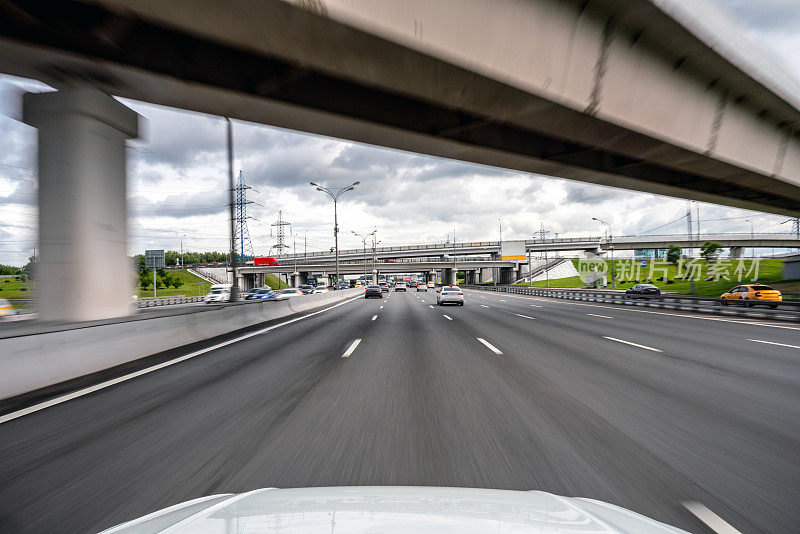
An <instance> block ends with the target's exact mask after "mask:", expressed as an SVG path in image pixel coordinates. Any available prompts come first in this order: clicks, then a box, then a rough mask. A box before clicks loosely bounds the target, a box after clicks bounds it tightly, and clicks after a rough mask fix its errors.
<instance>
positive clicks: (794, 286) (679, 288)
mask: <svg viewBox="0 0 800 534" xmlns="http://www.w3.org/2000/svg"><path fill="white" fill-rule="evenodd" d="M723 260H727V258H724V259H723ZM572 261H573V263H574V264H575V268H576V269H577V268H578V260H577V259H573V260H572ZM632 262H633V264H635V265H639V275H638V277H636V276H632V274H633V272H635V271H633V272H632V269H631V267H630V266H631V263H632ZM642 262H643V260H635V261H634V260H616V262H615V263H616V273H617V276H616V279H617V289H628V288H630V287H632V286H633V285H635V284H636V283H643V282H644V281H645V280H646V279H648V277H649V276H650V275H651V267H652V269H653V275H652V276H653V278H659V277H661V276H662V274H663V271H662V270H663V269H664V268H666V277H665V280H663V281H661V280H652V281H650V282H648V283H651V284H653V285H655V286H658V287H660V288H661V289H662V290H665V291H674V292H677V293H689V291H690V289H691V288H690V285H691V283H690V281H689V280H683V279H680V278H679V279H675V277H676V276H677V275H678V274H679V273H678V267H677V266H675V265H668V264H664V263H660V262H659V263H656V264H653V263H652V262H651V261H648V262H647V266H646V267H645V266H642ZM743 263H744V269H743V273H742V279H741V281H739V279H738V275H737V273H736V268H737V266H738V264H739V262H738V260H730V261H729V262H728V264H727V265H728V266H729V268H728V278H729V279H728V280H724V279H720V280H718V281H708V282H706V281H705V280H704V279H705V278H706V277H707V276H709V265H708V263H707V262H706V261H705V260H697V261H696V262H695V265H699V267H700V269H701V273H702V275H701V276H700V279H699V280H697V281H696V282H695V285H696V286H697V292H696V293H695V294H697V295H701V296H711V297H718V296H720V295H721V294H722V293H724V292H725V291H727V290H729V289H731V288H732V287H734V286H736V285H739V284H749V283H752V278H753V273H752V272H751V273H750V274H747V273H748V272H749V271H750V269H751V267H752V265H751V260H744V262H743ZM606 264H607V266H608V270H607V272H608V273H609V275H608V280H609V285H608V287H606V289H609V288H610V287H611V284H610V281H611V275H610V273H611V261H610V260H606ZM719 265H720V266H722V265H724V264H723V263H720V264H719ZM685 270H686V269H685V267H684V269H683V272H684V273H685ZM745 275H747V276H745ZM634 280H638V282H636V281H634ZM757 281H758V282H760V283H762V284H767V285H769V286H772V287H774V288H775V289H779V290H781V291H782V292H783V293H788V294H797V293H800V282H798V281H796V280H793V281H786V280H783V262H782V261H781V260H778V259H771V258H764V259H761V260H760V262H759V266H758V280H757ZM623 282H624V283H623ZM668 282H671V283H668ZM546 284H547V282H546V281H545V280H541V281H537V282H533V284H532V285H533V286H534V287H545V285H546ZM520 285H528V284H520ZM582 286H583V281H582V280H581V279H580V277H579V276H571V277H569V278H557V279H551V280H550V287H563V288H579V287H582Z"/></svg>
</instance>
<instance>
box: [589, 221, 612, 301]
mask: <svg viewBox="0 0 800 534" xmlns="http://www.w3.org/2000/svg"><path fill="white" fill-rule="evenodd" d="M592 220H593V221H597V222H599V223H600V224H605V225H606V244H607V245H608V248H609V250H611V288H612V289H617V276H616V274H617V272H616V269H615V268H614V243H613V242H612V239H613V235H612V233H611V225H610V224H608V223H607V222H606V221H604V220H603V219H598V218H597V217H592Z"/></svg>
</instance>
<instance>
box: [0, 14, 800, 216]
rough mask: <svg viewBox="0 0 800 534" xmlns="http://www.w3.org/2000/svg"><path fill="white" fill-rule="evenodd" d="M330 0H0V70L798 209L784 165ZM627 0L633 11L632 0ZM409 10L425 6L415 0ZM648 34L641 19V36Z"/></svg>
mask: <svg viewBox="0 0 800 534" xmlns="http://www.w3.org/2000/svg"><path fill="white" fill-rule="evenodd" d="M339 3H341V2H339ZM311 4H313V3H309V5H311ZM336 4H337V2H328V3H327V4H325V5H327V6H329V9H331V12H330V13H329V12H326V11H325V8H324V5H323V4H322V3H319V6H322V7H319V9H317V12H316V13H315V12H312V11H313V9H312V10H311V11H309V10H306V9H301V8H299V7H297V6H295V5H292V4H289V3H286V2H282V1H276V0H273V1H266V0H265V1H263V2H260V3H256V4H254V3H249V2H244V3H240V2H230V3H229V4H228V5H227V6H226V8H225V9H224V10H222V9H220V8H219V7H218V4H217V3H216V2H212V1H210V0H198V1H196V2H194V3H193V4H192V11H191V12H187V11H186V8H185V4H184V5H183V7H182V6H181V5H179V4H178V3H164V2H138V3H136V4H133V5H130V4H129V3H127V2H121V1H116V0H98V1H95V2H58V3H50V2H46V3H42V2H34V1H27V0H5V1H3V2H0V71H2V72H6V73H10V74H14V75H19V76H25V77H31V78H35V79H39V80H42V81H44V82H46V83H50V84H52V85H53V86H55V87H58V88H66V87H70V86H72V85H74V84H76V82H79V83H83V84H90V85H93V86H96V87H98V88H100V89H101V90H103V91H105V92H108V93H110V94H114V95H118V96H122V97H129V98H134V99H138V100H143V101H147V102H153V103H157V104H163V105H167V106H173V107H178V108H184V109H191V110H195V111H200V112H205V113H211V114H216V115H221V116H230V117H233V118H239V119H243V120H248V121H254V122H261V123H264V124H270V125H275V126H281V127H287V128H292V129H297V130H302V131H308V132H313V133H319V134H325V135H330V136H334V137H339V138H345V139H352V140H356V141H361V142H367V143H372V144H376V145H383V146H389V147H394V148H399V149H405V150H410V151H414V152H420V153H425V154H430V155H434V156H442V157H447V158H454V159H459V160H464V161H469V162H475V163H481V164H487V165H492V166H497V167H504V168H508V169H516V170H521V171H527V172H534V173H541V174H546V175H552V176H560V177H564V178H571V179H575V180H581V181H585V182H592V183H598V184H604V185H612V186H616V187H624V188H628V189H635V190H640V191H648V192H652V193H660V194H667V195H673V196H678V197H685V198H693V199H698V200H705V201H710V202H716V203H721V204H728V205H732V206H738V207H743V208H751V209H757V210H761V211H768V212H775V213H783V214H787V215H798V214H800V186H799V185H798V183H797V177H796V176H795V177H794V178H791V179H786V178H783V177H781V176H780V175H779V174H780V173H779V174H778V175H776V174H775V173H774V172H772V171H773V170H774V169H773V167H774V166H775V165H773V162H772V161H770V162H769V164H768V165H769V167H770V170H769V171H764V170H759V169H758V167H757V166H752V165H741V164H737V163H736V162H732V161H730V160H727V159H726V158H720V157H715V155H714V154H713V150H711V151H708V150H706V151H705V153H704V151H700V152H698V150H694V149H689V148H686V146H681V145H680V144H678V143H670V142H665V141H664V140H663V139H660V138H658V137H657V136H656V135H648V134H645V133H642V131H643V130H642V129H641V128H640V129H634V128H628V127H625V126H622V125H620V123H619V122H616V123H615V122H614V121H612V120H608V118H607V117H604V116H603V113H602V111H603V108H604V106H605V101H602V100H599V98H600V94H599V93H598V91H593V92H592V97H591V98H594V99H595V101H594V104H595V109H592V108H591V106H589V107H587V108H586V109H576V108H575V106H570V105H566V104H567V103H568V101H569V99H568V98H566V97H565V98H561V99H558V98H552V97H549V96H547V94H545V93H546V92H545V91H536V90H534V89H531V88H524V89H523V88H520V84H515V83H511V82H506V81H505V80H503V81H499V80H498V78H499V77H497V76H495V77H490V76H487V75H485V73H482V72H481V69H474V70H470V69H468V68H464V67H463V66H458V65H457V62H455V61H454V62H448V61H445V60H444V59H442V56H446V55H447V53H445V52H448V51H445V52H442V53H440V54H439V55H438V57H437V55H435V54H433V53H431V54H425V53H422V52H420V51H417V50H415V49H414V48H413V47H412V46H404V45H403V44H398V41H402V39H401V38H397V39H395V40H394V41H393V40H390V39H388V38H387V36H391V35H390V34H391V32H390V31H388V30H387V31H386V35H375V34H374V33H370V32H367V31H363V30H362V29H357V28H356V27H354V26H352V25H346V24H343V23H342V22H341V21H339V20H336V18H335V17H334V15H335V14H336V9H332V8H331V7H330V6H332V7H333V8H335V7H336ZM345 4H346V2H345ZM546 4H549V3H547V2H542V6H546ZM564 4H565V6H566V7H564V8H563V12H564V15H561V14H559V15H558V16H559V17H567V18H570V19H569V20H566V19H565V20H563V21H560V20H556V21H557V22H564V23H565V24H566V23H568V22H569V23H570V24H571V22H570V20H571V18H575V20H576V21H577V22H575V24H582V25H584V26H585V28H582V30H583V31H585V32H586V34H587V36H589V35H591V36H594V34H595V33H597V32H594V33H593V31H594V30H595V29H596V28H595V26H597V27H599V28H600V29H601V30H602V28H603V26H604V24H605V22H604V21H605V19H606V18H607V17H608V16H610V15H611V14H612V13H611V12H609V11H608V10H607V9H606V8H603V9H600V8H599V7H598V8H597V10H595V3H592V4H590V5H589V8H587V9H586V10H585V12H584V11H583V10H578V9H572V8H573V7H575V6H578V3H577V2H575V6H572V2H566V3H564ZM596 4H597V5H602V4H604V2H598V3H596ZM605 4H609V5H612V4H613V2H605ZM638 4H641V5H639V9H638V14H639V15H640V16H642V10H643V9H645V7H646V6H647V5H648V3H645V2H640V3H637V5H638ZM420 5H423V6H424V5H425V4H424V3H423V4H420ZM510 5H511V4H510V3H508V4H502V5H500V4H498V5H495V11H496V12H497V16H502V15H503V10H504V9H505V10H506V11H507V13H506V14H507V15H509V16H512V15H514V13H513V12H512V11H509V9H510V7H509V6H510ZM642 6H645V7H642ZM539 7H540V8H541V9H544V7H541V6H539ZM584 7H585V6H584ZM606 7H608V6H606ZM612 7H613V5H612ZM567 8H570V9H567ZM415 9H419V10H420V12H421V14H420V16H423V15H425V13H424V12H423V9H422V8H421V7H420V6H417V7H416V8H415ZM609 9H610V8H609ZM254 10H256V11H258V12H257V13H253V11H254ZM340 11H341V10H340ZM632 11H633V12H637V10H632ZM645 11H646V9H645ZM559 13H561V12H559ZM340 14H341V13H340ZM245 15H248V16H245ZM428 15H429V18H430V25H429V27H428V31H430V32H436V31H437V27H436V26H435V24H436V23H438V22H441V21H439V20H438V19H436V18H435V16H432V15H430V13H428ZM434 15H435V14H434ZM645 15H646V13H645ZM651 15H652V17H656V19H653V18H652V17H651V18H650V20H655V21H656V22H660V23H663V24H669V23H670V19H668V18H665V17H664V16H663V14H661V15H659V14H658V13H655V14H651ZM576 17H577V18H576ZM659 17H660V18H659ZM339 18H342V17H339ZM642 18H644V17H643V16H642ZM617 20H619V21H620V22H621V24H620V27H619V29H618V30H615V31H617V32H618V33H619V35H618V36H617V37H616V39H617V40H616V41H614V42H615V43H617V42H622V41H623V39H622V36H623V34H624V32H625V31H627V30H626V29H624V26H625V25H624V24H622V23H624V22H625V17H621V18H620V17H618V18H617ZM372 22H373V23H374V21H372ZM633 22H635V21H632V22H631V24H629V26H630V25H632V27H633V26H635V24H633ZM653 24H654V25H655V22H653ZM672 24H674V23H672ZM441 31H442V32H443V33H445V32H447V31H448V28H447V27H445V26H442V27H441ZM655 31H656V30H654V29H651V28H648V30H647V32H646V34H645V37H642V39H641V41H642V43H645V42H646V41H647V36H649V35H650V34H651V33H652V32H655ZM600 33H601V34H602V33H603V32H602V31H601V32H600ZM604 35H605V34H604ZM626 36H627V35H626ZM497 38H498V39H499V37H497ZM520 38H521V39H522V36H520ZM605 38H607V39H608V38H609V36H608V35H606V37H605ZM637 39H638V38H637ZM586 40H589V41H591V39H589V38H588V37H587V39H586ZM576 42H577V43H578V44H580V42H579V41H576ZM633 42H634V43H635V42H636V40H634V41H633ZM499 44H500V43H498V42H495V43H494V46H495V47H496V46H498V45H499ZM601 44H602V43H601ZM576 46H577V45H576ZM631 46H633V44H631ZM636 46H640V45H639V44H637V45H636ZM641 46H644V45H641ZM586 47H587V50H591V54H590V55H592V58H588V59H587V58H586V57H583V58H577V57H576V58H575V62H576V64H577V63H578V59H581V61H583V63H584V65H583V66H584V67H585V70H586V72H587V73H588V74H587V75H589V76H590V78H591V73H592V72H594V71H595V70H597V69H596V67H597V65H596V64H595V63H596V62H595V59H594V56H597V54H598V44H597V43H596V42H590V43H589V44H587V45H586ZM556 48H557V47H553V49H554V50H555V49H556ZM600 48H602V47H600ZM537 53H538V54H549V53H554V52H553V51H551V50H544V49H543V50H540V51H537ZM576 53H578V52H577V51H576ZM604 53H606V54H607V55H608V54H612V55H611V56H608V57H609V58H610V59H608V61H609V68H612V67H613V58H614V56H613V53H615V52H614V49H613V48H612V49H610V50H606V51H605V52H604ZM694 53H695V54H698V53H699V52H698V51H694ZM476 61H477V60H476ZM682 64H683V62H682V63H681V65H682ZM576 68H577V67H576ZM677 69H678V67H676V70H677ZM710 70H714V69H713V68H712V69H710ZM681 75H682V74H681ZM715 79H716V78H715ZM600 81H602V80H600V79H597V80H595V86H597V85H598V84H599V82H600ZM589 82H590V84H589V85H591V80H589ZM605 83H606V85H609V84H612V83H613V81H611V80H606V81H605ZM716 84H717V82H714V83H711V84H710V85H709V87H710V88H709V89H708V91H712V89H713V88H714V87H715V86H716ZM739 89H747V87H744V88H739ZM756 96H758V95H756ZM587 97H588V96H587ZM708 98H711V99H712V100H713V101H714V102H716V101H717V100H718V98H717V96H714V95H711V96H709V97H708ZM743 100H744V101H746V102H751V101H755V100H757V98H756V97H755V96H754V97H751V98H750V100H747V98H744V99H743ZM774 100H775V101H776V103H774V105H772V106H771V107H770V108H769V110H768V111H766V112H764V110H756V111H758V112H759V113H761V112H764V113H765V114H766V115H765V116H766V117H767V118H769V119H770V120H772V121H773V122H774V121H775V117H774V116H775V114H776V113H777V116H779V117H781V116H788V115H791V113H792V111H796V110H792V109H789V110H788V111H787V110H786V109H785V108H787V106H786V105H785V103H784V104H783V106H781V102H780V101H779V99H774ZM664 105H665V106H666V105H668V104H666V103H665V104H664ZM743 105H744V104H743ZM706 107H707V106H706ZM712 108H713V106H712ZM712 111H713V110H712ZM711 115H713V113H711ZM753 116H754V117H755V113H754V114H753ZM759 116H762V115H759ZM715 120H716V121H718V122H719V120H721V119H719V117H717V119H715ZM765 120H766V119H765ZM778 122H779V124H778V126H775V125H773V126H772V129H773V130H775V129H776V128H777V134H776V135H777V137H776V139H777V140H778V141H776V143H777V144H775V146H774V152H777V153H778V155H777V156H775V157H778V158H779V159H780V161H779V163H780V165H779V166H778V167H779V169H778V170H779V171H780V169H783V171H782V172H783V173H784V174H786V173H790V174H791V173H792V172H794V171H793V169H794V167H793V165H794V163H793V162H794V159H796V156H795V154H794V153H795V152H796V151H797V146H796V145H798V143H797V142H796V141H797V139H796V137H794V136H793V134H792V130H791V129H789V130H787V128H788V127H789V126H787V124H789V123H791V121H789V123H787V124H784V123H785V122H786V121H785V120H784V121H783V122H780V121H778ZM715 124H716V127H717V128H718V129H719V128H722V130H721V131H717V132H712V133H711V134H710V135H712V137H714V136H717V137H720V144H722V141H723V140H724V137H725V130H724V128H725V125H726V124H727V123H725V122H722V123H721V126H720V124H717V123H716V122H715V123H714V124H711V123H709V124H708V125H705V124H703V125H699V128H700V129H701V130H705V129H706V126H708V128H709V129H713V128H712V127H713V126H714V125H715ZM781 125H782V126H781ZM779 126H780V127H779ZM784 131H785V132H788V133H786V134H785V135H784ZM787 136H788V137H787ZM772 141H773V139H771V138H770V139H769V141H768V142H767V144H770V143H772ZM716 143H717V141H716V137H715V138H714V145H716ZM711 148H712V149H713V148H714V147H713V146H712V147H711ZM770 150H772V148H768V150H767V152H769V151H770ZM793 158H794V159H793ZM768 159H769V158H768ZM798 161H800V160H798ZM798 165H800V163H799V164H798Z"/></svg>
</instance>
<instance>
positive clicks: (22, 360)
mask: <svg viewBox="0 0 800 534" xmlns="http://www.w3.org/2000/svg"><path fill="white" fill-rule="evenodd" d="M360 294H361V290H360V289H348V290H344V291H336V292H331V293H321V294H316V295H304V296H302V297H294V298H292V299H287V300H278V301H262V302H237V303H232V304H224V305H209V306H208V307H202V306H197V307H191V308H181V309H172V310H170V309H169V308H168V307H167V308H165V309H164V310H163V311H153V312H149V313H146V314H144V313H142V314H138V315H133V316H130V317H119V318H115V319H109V320H103V321H90V322H85V323H72V324H44V323H41V324H34V323H31V324H24V325H20V326H10V327H9V328H4V329H3V330H2V331H0V369H2V372H0V401H1V400H3V399H8V398H10V397H15V396H18V395H22V394H25V393H29V392H31V391H35V390H38V389H41V388H45V387H48V386H52V385H54V384H59V383H61V382H65V381H67V380H72V379H75V378H79V377H82V376H85V375H89V374H92V373H97V372H100V371H103V370H106V369H110V368H112V367H115V366H118V365H122V364H126V363H129V362H132V361H135V360H137V359H140V358H144V357H147V356H150V355H153V354H158V353H159V352H163V351H166V350H171V349H176V348H178V347H182V346H184V345H189V344H192V343H196V342H198V341H203V340H206V339H211V338H214V337H217V336H220V335H223V334H227V333H230V332H234V331H236V330H239V329H242V328H247V327H250V326H254V325H257V324H260V323H264V322H266V321H270V320H274V319H279V318H282V317H287V316H290V315H294V314H297V313H300V312H305V311H310V310H313V309H316V308H322V307H324V306H328V305H332V304H335V303H338V302H342V301H344V300H346V299H348V298H353V297H356V296H358V295H360Z"/></svg>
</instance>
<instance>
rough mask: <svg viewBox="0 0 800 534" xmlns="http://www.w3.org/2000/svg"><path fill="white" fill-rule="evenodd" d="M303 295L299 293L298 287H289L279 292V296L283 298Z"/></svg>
mask: <svg viewBox="0 0 800 534" xmlns="http://www.w3.org/2000/svg"><path fill="white" fill-rule="evenodd" d="M303 295H304V293H303V292H302V291H300V288H299V287H289V288H286V289H284V290H282V291H281V294H280V296H281V297H285V298H291V297H302V296H303Z"/></svg>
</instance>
